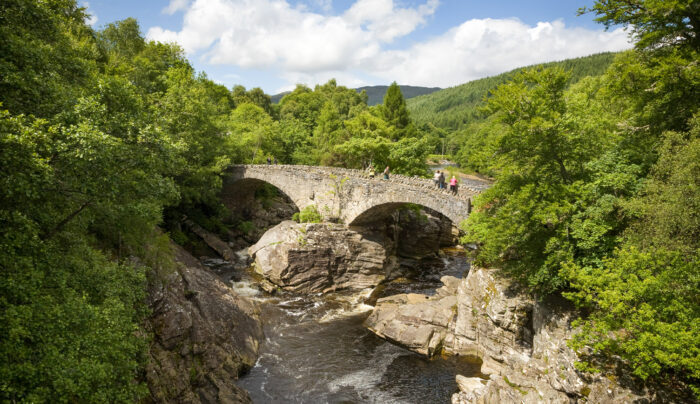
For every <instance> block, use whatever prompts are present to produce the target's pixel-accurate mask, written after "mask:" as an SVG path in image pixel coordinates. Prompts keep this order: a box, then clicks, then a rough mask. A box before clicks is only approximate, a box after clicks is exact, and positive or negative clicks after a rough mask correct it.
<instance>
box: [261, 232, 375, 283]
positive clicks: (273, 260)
mask: <svg viewBox="0 0 700 404" xmlns="http://www.w3.org/2000/svg"><path fill="white" fill-rule="evenodd" d="M249 252H250V255H251V256H254V257H255V262H256V270H257V271H259V272H260V273H261V274H262V275H263V276H264V277H265V278H266V279H268V280H269V281H270V282H272V283H274V284H275V285H277V286H278V287H281V288H283V289H286V290H291V291H295V292H329V291H332V290H340V289H364V288H367V287H370V286H374V285H377V284H379V282H381V281H382V280H383V279H384V278H385V277H386V272H387V269H388V260H387V256H386V250H385V249H384V247H383V246H382V244H381V243H380V242H377V241H373V240H370V239H367V238H366V237H365V236H363V235H362V234H360V233H358V232H355V231H353V230H350V229H348V228H346V227H345V226H343V225H338V224H332V223H308V224H307V223H301V224H300V223H296V222H293V221H284V222H282V223H280V224H279V225H277V226H275V227H274V228H272V229H270V230H269V231H267V232H266V233H265V234H264V235H263V237H262V238H261V239H260V240H259V241H258V242H257V243H256V244H255V245H253V246H251V247H250V249H249Z"/></svg>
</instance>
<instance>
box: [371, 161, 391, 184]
mask: <svg viewBox="0 0 700 404" xmlns="http://www.w3.org/2000/svg"><path fill="white" fill-rule="evenodd" d="M367 173H368V174H369V178H374V177H375V176H376V175H377V170H375V169H374V165H372V164H370V165H369V167H367ZM382 174H383V175H384V179H385V180H388V179H389V166H386V168H385V169H384V172H383V173H382Z"/></svg>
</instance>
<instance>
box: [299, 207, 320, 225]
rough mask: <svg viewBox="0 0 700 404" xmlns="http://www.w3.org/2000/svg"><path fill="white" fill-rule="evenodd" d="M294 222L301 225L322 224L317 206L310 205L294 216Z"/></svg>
mask: <svg viewBox="0 0 700 404" xmlns="http://www.w3.org/2000/svg"><path fill="white" fill-rule="evenodd" d="M292 220H294V221H296V222H299V223H321V220H322V218H321V214H320V213H318V209H316V205H309V206H307V207H305V208H304V209H302V210H301V211H299V212H297V213H295V214H294V215H293V216H292Z"/></svg>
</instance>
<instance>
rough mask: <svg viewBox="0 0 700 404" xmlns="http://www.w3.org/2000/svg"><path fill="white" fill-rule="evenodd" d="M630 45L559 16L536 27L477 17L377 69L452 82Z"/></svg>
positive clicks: (619, 35) (419, 81) (425, 81)
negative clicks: (569, 23) (569, 25)
mask: <svg viewBox="0 0 700 404" xmlns="http://www.w3.org/2000/svg"><path fill="white" fill-rule="evenodd" d="M630 47H631V44H630V43H629V40H628V37H627V33H626V32H625V31H624V30H622V29H617V30H614V31H611V32H604V31H595V30H588V29H584V28H567V27H566V26H565V25H564V22H563V21H561V20H557V21H554V22H540V23H538V24H537V25H536V26H534V27H532V26H529V25H527V24H524V23H522V22H520V21H519V20H517V19H504V20H494V19H483V20H478V19H475V20H469V21H466V22H464V23H463V24H462V25H460V26H458V27H456V28H453V29H451V30H449V31H448V32H446V33H445V34H443V35H442V36H440V37H437V38H434V39H431V40H429V41H426V42H423V43H419V44H416V45H414V46H413V47H411V48H410V49H407V50H404V51H400V52H389V53H388V54H387V55H386V56H387V58H388V57H391V58H390V59H391V65H390V66H387V65H380V66H377V69H376V72H375V74H376V75H377V76H379V77H383V78H385V79H386V80H387V81H389V80H396V81H398V82H400V83H410V84H414V85H424V86H438V87H448V86H454V85H457V84H461V83H465V82H467V81H471V80H474V79H477V78H481V77H485V76H490V75H495V74H498V73H502V72H504V71H508V70H511V69H514V68H517V67H522V66H527V65H532V64H536V63H542V62H549V61H554V60H562V59H568V58H574V57H579V56H586V55H590V54H593V53H598V52H606V51H619V50H622V49H627V48H630ZM378 62H379V63H381V59H380V60H379V61H378Z"/></svg>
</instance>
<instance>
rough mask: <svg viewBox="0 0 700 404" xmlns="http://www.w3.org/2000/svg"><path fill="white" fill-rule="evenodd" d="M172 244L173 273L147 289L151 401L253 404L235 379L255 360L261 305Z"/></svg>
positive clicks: (260, 327) (148, 378)
mask: <svg viewBox="0 0 700 404" xmlns="http://www.w3.org/2000/svg"><path fill="white" fill-rule="evenodd" d="M173 248H174V249H175V258H176V259H175V266H176V269H175V271H174V272H172V273H170V274H169V275H167V276H161V278H162V279H155V280H153V281H152V282H151V285H150V287H149V306H150V308H151V310H152V311H153V314H152V316H151V317H150V318H149V320H148V324H147V329H148V331H150V332H152V333H153V342H152V344H151V348H150V352H149V356H150V357H149V363H148V366H147V374H146V379H147V382H148V387H149V389H150V391H151V398H150V401H151V402H161V403H211V402H221V403H240V402H250V399H249V397H248V394H247V393H246V392H245V391H244V390H242V389H240V388H238V387H237V386H236V385H235V380H236V379H237V378H238V376H239V375H240V374H241V373H242V372H243V371H245V370H246V369H248V368H250V367H252V366H253V364H254V363H255V360H256V358H257V352H258V344H259V341H260V340H261V339H262V338H263V333H262V326H261V324H260V320H259V313H258V309H257V307H256V306H255V305H254V304H253V303H252V302H251V301H249V300H247V299H245V298H242V297H239V296H235V295H233V294H232V292H231V289H230V288H229V287H227V286H226V285H225V284H223V283H222V282H221V281H220V280H219V279H218V278H217V277H216V276H215V275H213V274H211V273H210V272H208V271H207V269H206V268H204V267H203V266H202V265H201V264H200V263H199V261H197V260H196V259H195V258H194V257H192V256H191V255H190V254H189V253H188V252H187V251H185V250H184V249H182V248H181V247H179V246H177V245H174V244H173Z"/></svg>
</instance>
